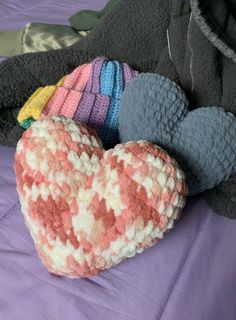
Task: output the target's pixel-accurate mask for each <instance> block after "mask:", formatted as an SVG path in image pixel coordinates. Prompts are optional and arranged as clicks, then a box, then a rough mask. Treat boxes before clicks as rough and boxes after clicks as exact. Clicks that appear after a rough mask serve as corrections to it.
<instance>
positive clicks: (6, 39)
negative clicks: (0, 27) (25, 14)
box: [0, 29, 24, 57]
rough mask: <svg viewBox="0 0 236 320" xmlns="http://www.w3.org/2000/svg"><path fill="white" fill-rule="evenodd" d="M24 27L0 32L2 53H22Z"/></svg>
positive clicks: (0, 53)
mask: <svg viewBox="0 0 236 320" xmlns="http://www.w3.org/2000/svg"><path fill="white" fill-rule="evenodd" d="M23 33H24V29H22V30H19V31H2V32H0V55H1V56H6V57H11V56H14V55H17V54H21V53H22V45H21V39H22V34H23Z"/></svg>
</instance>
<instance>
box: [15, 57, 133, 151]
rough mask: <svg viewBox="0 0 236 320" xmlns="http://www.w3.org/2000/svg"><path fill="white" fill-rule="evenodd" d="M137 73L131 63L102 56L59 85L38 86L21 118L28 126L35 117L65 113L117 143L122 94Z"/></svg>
mask: <svg viewBox="0 0 236 320" xmlns="http://www.w3.org/2000/svg"><path fill="white" fill-rule="evenodd" d="M137 74H138V73H137V72H136V71H134V70H132V69H131V68H130V67H129V66H128V65H127V64H121V63H119V62H118V61H109V60H107V59H105V58H103V57H98V58H96V59H95V60H94V61H93V62H92V63H90V64H84V65H82V66H80V67H78V68H76V69H75V70H74V71H73V72H72V73H71V74H69V75H68V76H65V77H64V78H63V79H61V80H60V81H59V82H58V83H57V84H56V85H55V86H47V87H44V88H39V89H37V90H36V92H35V93H34V94H33V95H32V96H31V97H30V98H29V100H28V101H27V102H26V103H25V105H24V106H23V108H22V109H21V110H20V113H19V116H18V121H19V123H20V125H21V126H22V127H23V128H25V129H26V128H28V127H29V126H30V125H31V123H32V121H33V120H38V119H43V118H45V117H47V116H49V115H63V116H65V117H67V118H72V119H74V120H75V121H77V122H82V123H84V124H87V125H88V126H89V127H91V128H93V129H95V130H96V131H97V133H98V134H99V135H100V136H101V138H102V140H103V143H104V144H105V145H109V146H110V145H115V144H116V143H117V142H118V139H119V133H118V115H119V109H120V101H121V95H122V92H123V90H124V88H125V85H126V84H127V83H128V82H129V81H130V80H131V79H132V78H133V77H135V76H136V75H137Z"/></svg>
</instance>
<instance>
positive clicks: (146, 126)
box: [119, 74, 236, 195]
mask: <svg viewBox="0 0 236 320" xmlns="http://www.w3.org/2000/svg"><path fill="white" fill-rule="evenodd" d="M119 130H120V138H121V141H122V142H127V141H130V140H134V141H136V140H140V139H145V140H148V141H152V142H154V143H157V144H158V145H160V146H162V147H163V148H165V150H167V151H168V152H169V153H170V154H171V155H172V156H173V157H174V158H175V159H176V160H177V161H178V163H179V164H180V166H181V167H182V169H183V170H184V171H185V174H186V180H187V184H188V188H189V195H194V194H197V193H200V192H203V191H205V190H207V189H211V188H213V187H215V186H216V185H218V184H220V183H221V182H222V181H227V180H228V179H229V178H230V177H231V176H232V175H234V174H236V139H235V137H236V119H235V117H234V116H233V115H232V114H231V113H227V112H225V111H224V110H223V109H222V108H218V107H209V108H207V107H205V108H199V109H196V110H193V111H191V112H189V110H188V101H187V99H186V96H185V94H184V92H183V91H182V89H181V88H180V87H179V86H178V85H177V84H176V83H175V82H173V81H171V80H169V79H167V78H165V77H163V76H161V75H158V74H141V75H139V76H138V77H137V78H136V79H134V80H133V81H131V82H130V83H129V85H128V86H127V87H126V89H125V91H124V93H123V97H122V103H121V110H120V119H119Z"/></svg>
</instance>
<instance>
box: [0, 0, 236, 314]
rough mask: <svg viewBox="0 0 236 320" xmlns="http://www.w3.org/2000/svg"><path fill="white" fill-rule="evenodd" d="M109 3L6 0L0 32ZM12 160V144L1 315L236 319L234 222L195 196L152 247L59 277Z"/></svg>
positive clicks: (2, 227)
mask: <svg viewBox="0 0 236 320" xmlns="http://www.w3.org/2000/svg"><path fill="white" fill-rule="evenodd" d="M105 2H106V1H105V0H83V1H82V0H67V1H62V0H57V1H56V0H51V1H41V2H38V1H37V0H20V1H14V0H5V1H1V2H0V30H14V29H19V28H22V27H23V26H24V25H25V23H27V22H50V23H62V24H68V21H67V19H68V17H69V16H71V15H72V14H74V13H75V12H76V11H78V10H80V9H88V8H94V9H100V8H102V7H103V5H104V4H105ZM13 161H14V149H12V148H3V147H0V319H7V320H18V319H22V320H28V319H33V320H54V319H56V320H65V319H68V320H74V319H76V320H94V319H96V320H106V319H109V320H113V319H115V320H129V319H130V320H132V319H134V320H146V319H147V320H173V319H176V320H180V319H181V320H211V319H212V320H213V319H214V320H235V319H236V295H235V292H236V276H235V270H236V241H235V239H236V221H231V220H229V219H226V218H223V217H220V216H217V215H216V214H214V213H213V212H212V211H211V210H210V209H209V208H208V206H207V205H206V203H205V202H204V201H203V200H202V199H200V198H193V199H191V200H189V201H188V203H187V206H186V208H185V210H184V213H183V216H182V218H181V220H180V221H179V222H178V224H177V226H176V228H175V229H174V230H173V231H171V232H170V233H169V234H168V235H167V236H166V238H165V239H164V240H163V241H161V242H160V243H159V244H158V245H156V246H155V247H153V248H152V249H149V250H148V251H146V252H144V253H143V254H141V255H138V256H136V257H134V258H132V259H128V260H126V261H125V262H123V263H121V264H120V265H118V266H117V267H115V268H112V269H110V270H108V271H106V272H103V273H102V274H100V275H99V276H94V277H91V278H89V279H81V280H69V279H65V278H60V277H56V276H53V275H50V274H49V273H48V272H47V271H46V269H45V268H44V267H43V266H42V264H41V262H40V261H39V258H38V257H37V254H36V251H35V249H34V245H33V241H32V239H31V237H30V235H29V233H28V230H27V229H26V227H25V225H24V221H23V215H22V213H21V210H20V206H19V202H18V196H17V193H16V185H15V175H14V170H13Z"/></svg>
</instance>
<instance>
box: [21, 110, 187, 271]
mask: <svg viewBox="0 0 236 320" xmlns="http://www.w3.org/2000/svg"><path fill="white" fill-rule="evenodd" d="M15 172H16V179H17V189H18V193H19V197H20V202H21V205H22V211H23V214H24V217H25V221H26V224H27V226H28V228H29V230H30V233H31V235H32V237H33V239H34V242H35V246H36V248H37V251H38V254H39V256H40V258H41V260H42V262H43V263H44V264H45V266H46V267H47V268H48V270H49V271H50V272H52V273H55V274H58V275H65V276H68V277H86V276H90V275H93V274H97V273H98V272H100V271H102V270H105V269H107V268H109V267H111V266H114V265H116V264H118V263H120V262H121V261H122V260H124V259H125V258H127V257H132V256H134V255H135V254H136V253H140V252H142V251H143V250H144V249H146V248H149V247H151V246H153V245H154V244H155V243H157V242H158V240H159V239H162V238H163V236H164V234H165V233H166V232H167V231H168V230H169V229H171V228H172V227H173V224H174V221H175V220H176V219H177V218H178V217H179V216H180V213H181V210H182V208H183V207H184V204H185V197H186V193H187V187H186V184H185V180H184V174H183V172H182V171H181V169H180V168H179V167H178V165H177V163H176V162H175V160H173V159H172V158H171V157H170V156H169V155H168V154H167V153H166V152H165V151H164V150H162V149H161V148H159V147H157V146H154V145H152V144H149V143H147V142H145V141H138V142H129V143H126V144H120V145H117V146H116V147H115V148H114V149H110V150H108V151H105V150H104V149H103V147H102V144H101V141H100V140H99V138H98V137H97V135H96V133H95V132H94V131H93V130H91V129H88V128H87V127H84V126H82V125H81V124H76V123H75V122H74V121H73V120H71V119H65V118H60V117H57V116H53V117H51V118H46V119H44V120H39V121H36V122H35V123H33V124H32V126H31V127H30V129H28V130H27V131H26V132H25V133H24V134H23V137H22V138H21V140H20V141H19V143H18V145H17V151H16V157H15Z"/></svg>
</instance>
